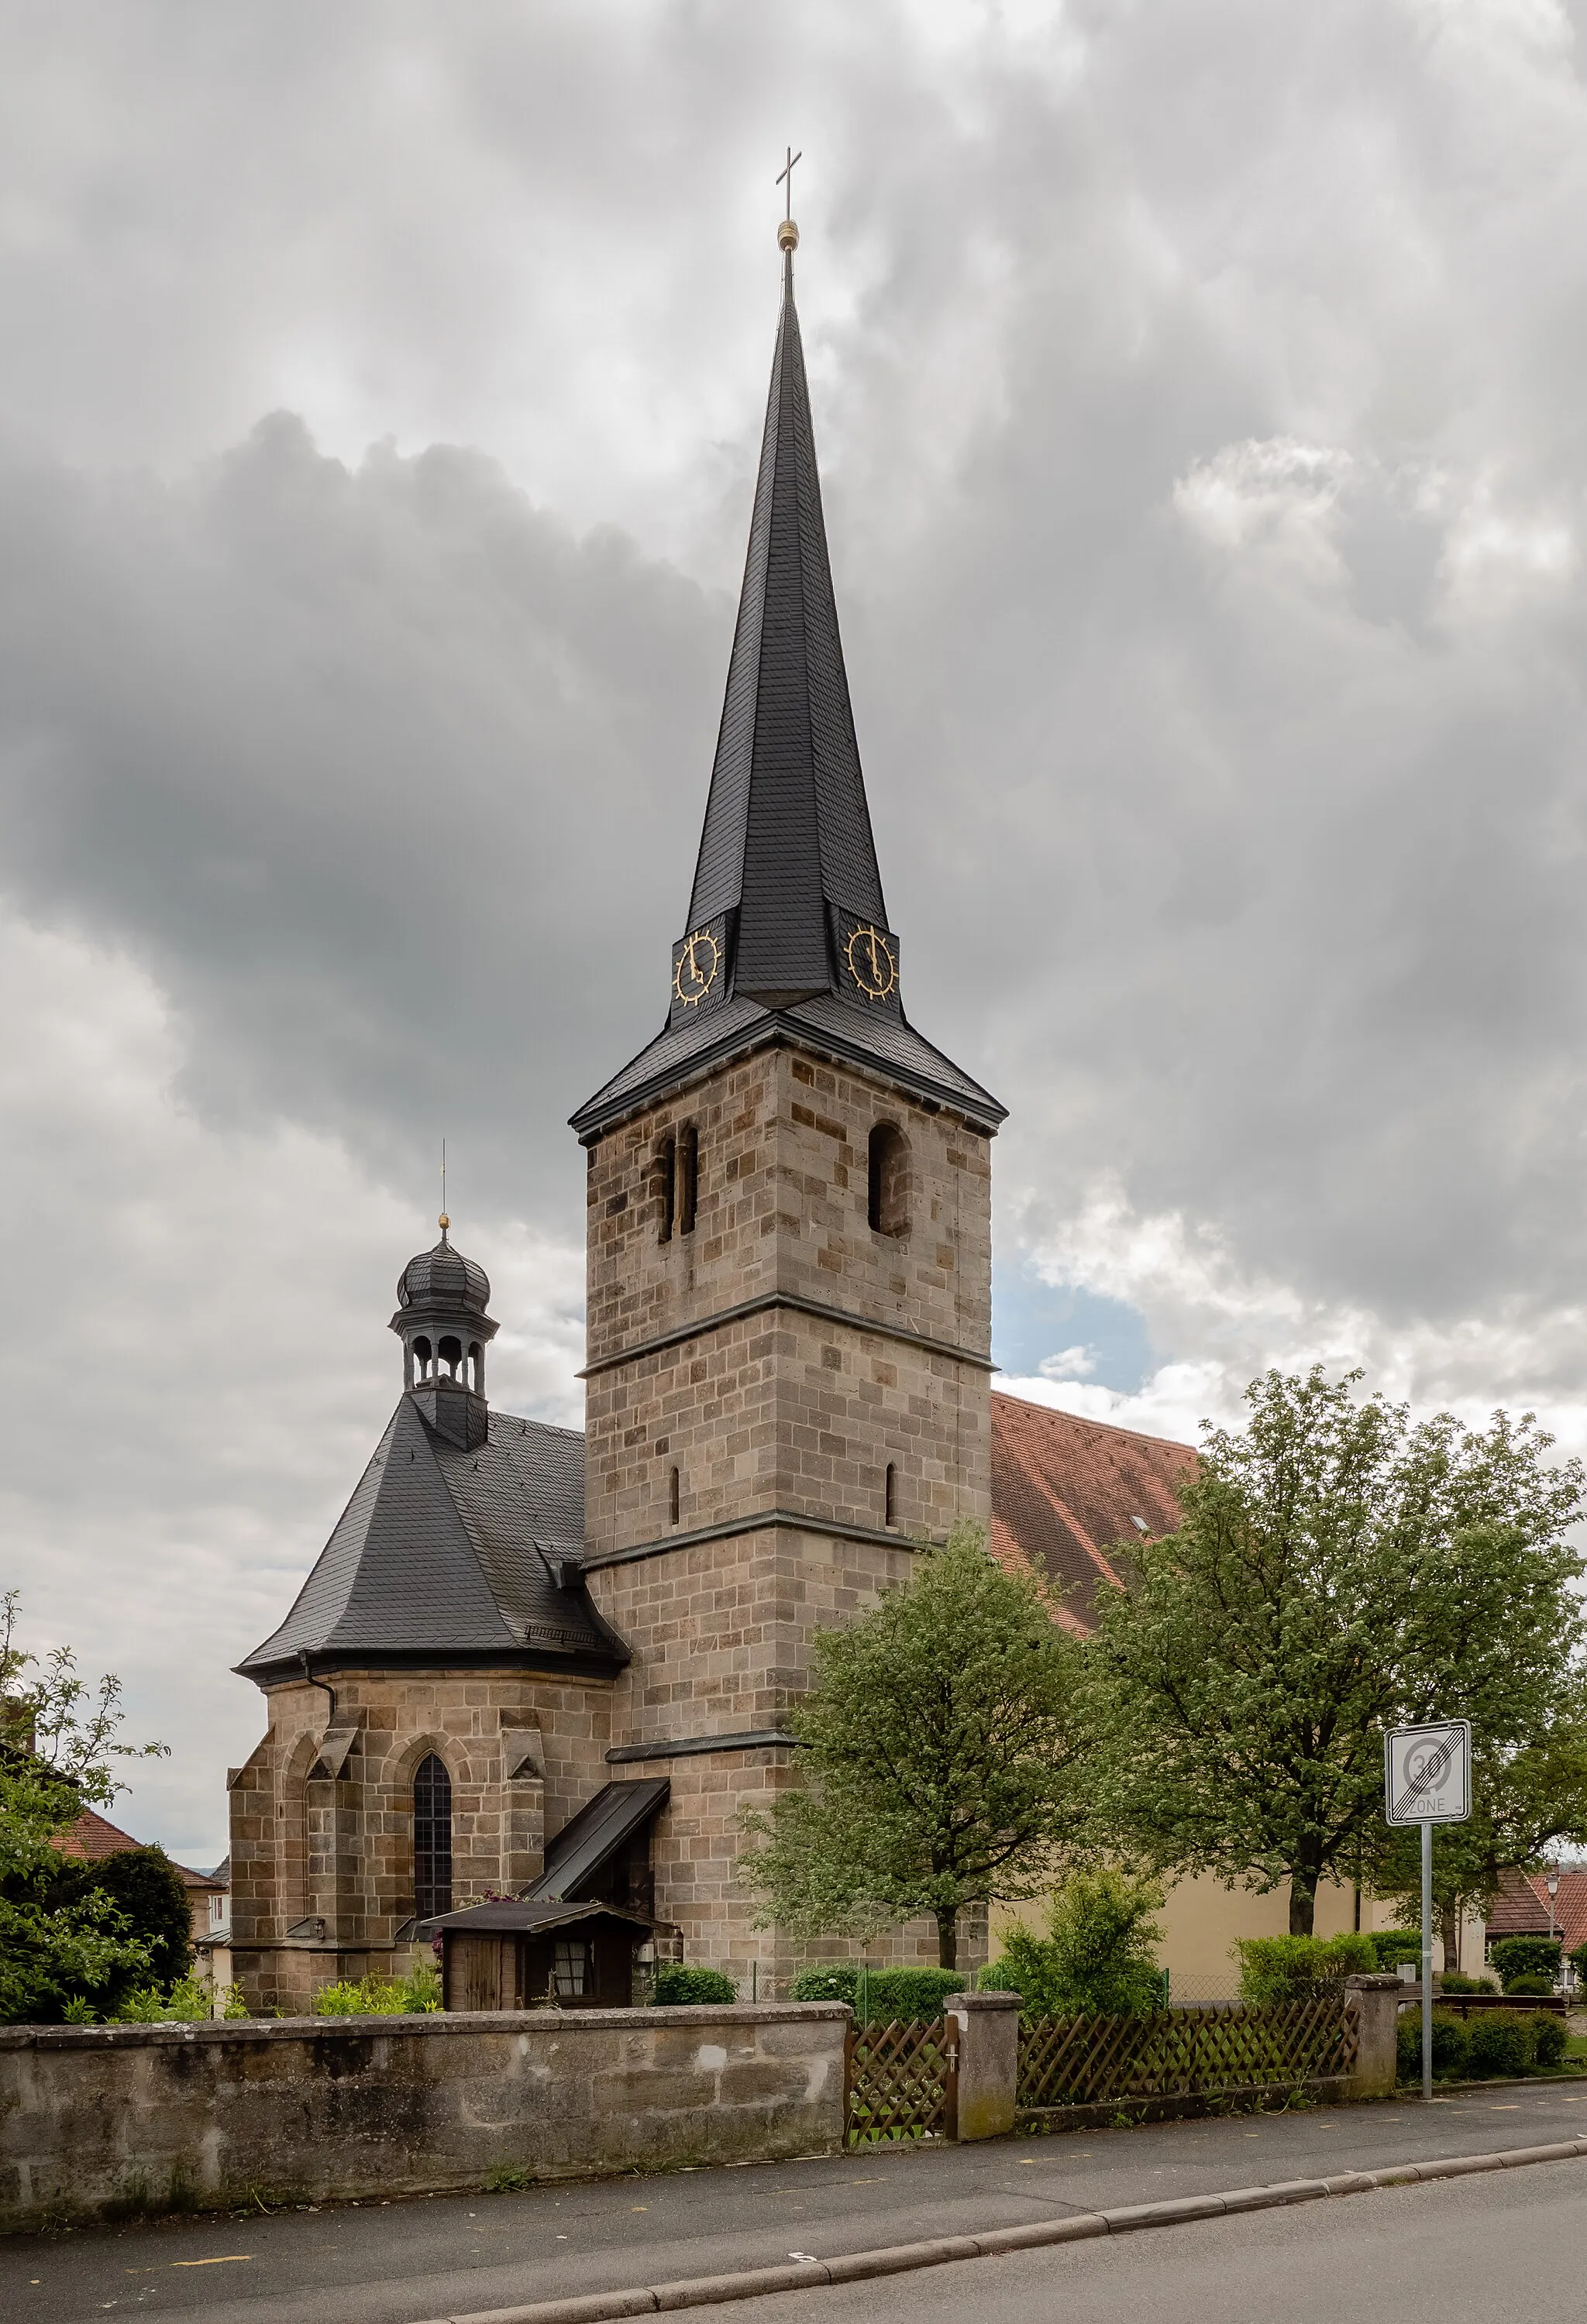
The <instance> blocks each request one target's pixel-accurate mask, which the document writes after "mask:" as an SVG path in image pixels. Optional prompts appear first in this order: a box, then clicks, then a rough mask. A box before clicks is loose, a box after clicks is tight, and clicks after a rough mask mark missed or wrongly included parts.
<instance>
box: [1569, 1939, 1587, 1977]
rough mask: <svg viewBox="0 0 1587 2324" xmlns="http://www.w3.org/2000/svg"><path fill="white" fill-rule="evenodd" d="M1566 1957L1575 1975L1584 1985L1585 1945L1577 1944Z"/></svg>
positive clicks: (1586, 1956) (1585, 1970)
mask: <svg viewBox="0 0 1587 2324" xmlns="http://www.w3.org/2000/svg"><path fill="white" fill-rule="evenodd" d="M1568 1958H1569V1960H1570V1963H1571V1967H1572V1968H1573V1969H1574V1970H1575V1972H1576V1975H1577V1977H1578V1978H1580V1979H1581V1980H1582V1983H1583V1984H1584V1985H1587V1945H1578V1946H1577V1947H1576V1950H1575V1951H1574V1952H1573V1953H1572V1954H1570V1955H1569V1956H1568Z"/></svg>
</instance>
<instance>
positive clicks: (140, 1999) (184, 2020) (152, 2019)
mask: <svg viewBox="0 0 1587 2324" xmlns="http://www.w3.org/2000/svg"><path fill="white" fill-rule="evenodd" d="M214 2015H215V2007H214V2001H213V1998H212V1997H211V1995H210V1992H209V1989H208V1987H207V1986H202V1985H200V1984H199V1982H198V1978H196V1977H180V1978H177V1979H176V1980H175V1981H174V1983H173V1984H172V1985H171V1987H170V1988H169V1990H167V1991H165V1992H161V1988H160V1987H159V1986H157V1985H145V1986H140V1987H138V1988H137V1989H136V1990H135V1991H134V1992H132V1993H127V1994H125V1995H124V1996H123V1997H122V1998H121V1999H120V2000H119V2001H118V2002H117V2003H116V2005H115V2008H114V2009H111V2010H109V2011H107V2012H106V2024H110V2025H172V2024H177V2025H203V2024H208V2022H209V2020H210V2018H211V2017H213V2016H214Z"/></svg>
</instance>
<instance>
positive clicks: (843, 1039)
mask: <svg viewBox="0 0 1587 2324" xmlns="http://www.w3.org/2000/svg"><path fill="white" fill-rule="evenodd" d="M856 922H862V923H864V924H866V925H869V926H874V927H876V928H878V929H879V930H881V932H883V933H884V934H886V935H888V936H890V931H889V930H888V929H887V907H886V903H885V901H884V899H883V897H882V892H881V873H880V872H879V871H878V869H877V863H876V847H875V843H874V841H873V839H872V832H871V814H870V809H869V807H868V806H867V804H866V799H865V780H864V776H863V773H862V771H861V767H860V752H859V746H858V743H857V742H856V741H855V738H854V721H853V710H852V707H851V705H850V701H849V687H848V676H847V672H846V670H845V669H844V655H843V641H842V638H841V636H840V634H839V630H838V620H837V603H836V599H835V595H834V592H833V586H832V567H831V563H830V560H829V558H828V556H827V549H826V523H825V520H824V518H823V515H822V510H821V480H820V476H819V475H818V473H817V464H816V440H815V433H814V429H813V428H812V426H811V421H810V397H809V389H808V385H807V381H806V377H805V358H804V349H803V346H802V345H801V342H800V338H799V320H798V309H796V307H795V305H794V295H793V272H792V257H791V254H789V258H788V259H787V261H786V262H785V269H784V280H783V299H782V312H781V315H780V318H779V321H778V327H777V343H776V346H775V349H774V351H773V355H772V363H771V388H770V395H769V397H768V399H767V404H766V425H765V431H764V434H763V436H762V438H761V466H760V471H759V474H758V475H757V478H756V483H755V503H754V511H753V515H752V520H751V524H750V544H749V553H748V556H747V558H746V560H745V565H744V578H743V593H742V595H741V597H740V600H739V611H738V625H737V628H736V630H735V631H734V641H733V653H732V656H731V658H730V659H729V662H728V670H727V692H726V697H725V700H724V705H723V711H722V725H721V730H720V733H719V735H718V739H717V744H716V757H715V765H714V766H713V769H712V772H711V788H710V792H709V795H708V798H707V800H706V820H705V826H704V829H703V830H702V832H701V835H700V853H699V860H698V862H697V867H696V871H695V882H694V890H693V894H692V896H691V898H690V901H689V919H688V927H689V929H690V930H691V931H694V930H697V929H700V928H702V927H708V928H710V929H711V930H712V932H713V942H714V943H715V944H716V945H718V946H719V948H720V954H721V959H722V968H721V974H720V977H719V979H718V980H717V982H716V983H715V989H714V990H713V991H711V993H710V994H709V996H708V999H707V1000H706V1001H703V1002H702V1003H701V1004H700V1005H698V1006H696V1007H688V1006H685V1005H683V1004H682V1003H680V1001H678V1000H677V999H676V998H675V999H674V1000H673V1001H671V1002H670V1003H669V1022H668V1024H667V1026H666V1027H665V1028H664V1029H663V1030H662V1031H661V1033H660V1035H659V1036H658V1037H657V1038H656V1039H655V1040H653V1041H651V1042H650V1044H649V1045H648V1046H647V1047H645V1048H644V1049H642V1050H641V1052H640V1054H639V1056H636V1057H635V1058H633V1059H632V1062H631V1063H630V1064H629V1065H625V1066H624V1067H623V1071H622V1072H621V1073H620V1074H617V1075H615V1076H614V1079H613V1080H612V1081H610V1082H608V1083H607V1084H605V1085H604V1088H602V1089H600V1090H599V1091H597V1092H596V1093H595V1096H594V1097H592V1098H591V1099H589V1101H588V1102H586V1104H585V1105H583V1106H581V1107H580V1108H579V1110H578V1111H577V1113H576V1114H575V1115H574V1116H573V1126H574V1128H575V1130H577V1132H578V1134H579V1136H580V1138H582V1139H586V1142H587V1140H589V1139H592V1138H595V1137H597V1136H599V1134H600V1133H601V1131H602V1130H605V1129H607V1128H609V1127H610V1126H611V1124H612V1123H613V1122H614V1121H616V1120H621V1119H622V1117H623V1115H624V1114H625V1113H628V1112H630V1111H635V1110H637V1108H638V1107H640V1106H641V1105H643V1104H645V1103H648V1102H650V1100H651V1099H652V1098H653V1097H655V1096H657V1095H659V1094H660V1093H661V1092H663V1091H664V1090H667V1089H669V1088H671V1087H674V1086H676V1084H678V1082H679V1081H681V1080H685V1079H687V1078H689V1077H691V1076H692V1075H693V1074H697V1073H699V1072H703V1071H705V1070H706V1069H707V1068H708V1067H709V1066H711V1065H715V1064H716V1063H717V1062H719V1061H720V1060H721V1059H722V1058H724V1057H725V1056H730V1055H733V1054H734V1053H735V1052H738V1051H741V1050H743V1049H744V1048H746V1047H768V1046H771V1045H773V1044H777V1043H787V1044H789V1045H795V1046H798V1047H805V1048H807V1047H812V1046H814V1047H816V1048H817V1049H818V1050H823V1051H826V1053H828V1054H831V1055H833V1056H835V1057H837V1058H838V1059H839V1060H840V1061H846V1062H850V1063H853V1064H856V1065H871V1066H872V1068H873V1069H874V1070H876V1071H878V1072H880V1073H881V1074H883V1075H884V1076H885V1077H886V1078H887V1079H889V1080H890V1081H893V1082H897V1083H899V1084H901V1085H903V1086H904V1087H905V1088H907V1089H909V1090H911V1091H913V1092H914V1093H917V1094H918V1095H919V1096H921V1097H923V1098H926V1099H928V1100H932V1101H934V1102H937V1103H940V1104H946V1105H949V1106H951V1107H953V1108H954V1109H955V1111H960V1112H963V1113H964V1114H966V1115H967V1116H968V1117H969V1118H970V1119H971V1120H973V1121H974V1122H975V1123H976V1124H977V1125H978V1126H979V1127H981V1128H982V1129H983V1130H987V1131H988V1132H989V1133H990V1132H992V1131H993V1130H996V1128H997V1126H998V1124H999V1123H1000V1122H1001V1120H1003V1118H1004V1113H1005V1111H1006V1109H1005V1108H1004V1107H1002V1106H1001V1105H1000V1104H999V1103H998V1102H997V1100H996V1099H995V1098H994V1097H992V1095H991V1094H990V1093H989V1092H988V1091H986V1090H984V1089H983V1088H982V1086H981V1084H979V1083H978V1082H975V1081H973V1080H972V1079H971V1078H970V1076H969V1075H968V1074H964V1073H962V1072H961V1071H960V1069H959V1068H958V1067H957V1066H956V1065H953V1064H951V1063H950V1062H949V1060H948V1059H947V1058H946V1057H945V1056H943V1054H942V1052H941V1051H940V1050H939V1049H937V1048H934V1047H932V1045H931V1043H930V1042H929V1041H926V1040H923V1039H922V1038H921V1037H920V1035H919V1034H918V1033H917V1032H916V1031H915V1030H914V1028H913V1027H912V1026H911V1025H910V1024H909V1019H908V1018H907V1017H906V1016H905V1014H904V1012H903V1008H902V1003H901V1001H900V998H899V996H898V993H897V992H896V991H894V992H892V993H891V994H890V995H889V996H888V997H887V998H886V999H884V1000H883V1001H881V1002H877V1001H868V1000H866V999H865V998H864V997H863V995H861V994H860V993H859V992H857V991H855V990H854V989H853V987H852V985H851V984H850V983H849V982H848V980H847V979H846V978H844V976H843V974H842V973H840V969H839V964H838V952H839V948H840V945H841V944H842V943H843V941H844V927H848V928H849V929H850V930H851V931H852V929H853V926H854V924H855V923H856ZM890 941H891V944H892V947H893V951H894V954H895V958H896V954H897V939H896V938H892V937H891V936H890Z"/></svg>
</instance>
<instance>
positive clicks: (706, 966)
mask: <svg viewBox="0 0 1587 2324" xmlns="http://www.w3.org/2000/svg"><path fill="white" fill-rule="evenodd" d="M721 966H722V947H721V945H719V944H718V943H717V941H716V939H715V936H713V935H712V934H711V931H710V929H709V928H697V929H696V930H695V932H694V934H693V935H692V936H685V938H684V940H683V945H682V947H681V949H680V950H679V952H678V964H677V966H676V967H675V968H674V969H673V972H672V990H673V991H674V992H675V993H676V994H677V996H678V1000H679V1001H682V1003H683V1005H684V1007H685V1008H686V1009H692V1008H694V1007H695V1006H696V1004H697V1002H699V1001H703V1000H704V999H705V997H706V993H707V992H709V991H710V990H711V987H712V986H713V985H714V984H715V982H716V973H717V971H718V970H719V969H720V968H721Z"/></svg>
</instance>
